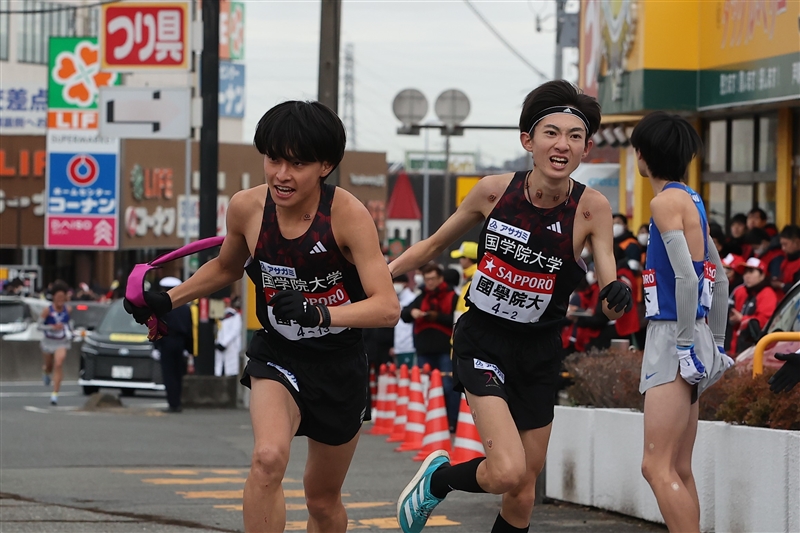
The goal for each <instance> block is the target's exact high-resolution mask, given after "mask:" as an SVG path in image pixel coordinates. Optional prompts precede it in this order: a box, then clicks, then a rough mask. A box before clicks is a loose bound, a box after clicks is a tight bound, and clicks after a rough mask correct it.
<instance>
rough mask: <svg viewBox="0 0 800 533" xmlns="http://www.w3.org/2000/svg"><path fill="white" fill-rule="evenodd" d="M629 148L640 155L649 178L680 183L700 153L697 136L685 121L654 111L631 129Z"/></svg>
mask: <svg viewBox="0 0 800 533" xmlns="http://www.w3.org/2000/svg"><path fill="white" fill-rule="evenodd" d="M631 145H632V146H633V147H634V148H635V149H636V150H638V151H639V153H640V154H641V155H642V158H643V159H644V162H645V163H647V168H649V169H650V172H651V173H652V177H655V178H659V179H662V180H667V181H683V180H684V178H685V177H686V167H688V166H689V163H691V162H692V159H694V157H695V156H696V155H699V154H700V152H701V151H702V149H703V141H702V140H700V135H698V134H697V131H695V129H694V128H693V127H692V125H691V124H689V123H688V122H687V121H686V119H684V118H683V117H680V116H678V115H672V114H669V113H665V112H664V111H656V112H654V113H650V114H649V115H647V116H645V117H644V118H643V119H642V120H640V121H639V123H638V124H637V125H636V127H635V128H633V133H632V134H631Z"/></svg>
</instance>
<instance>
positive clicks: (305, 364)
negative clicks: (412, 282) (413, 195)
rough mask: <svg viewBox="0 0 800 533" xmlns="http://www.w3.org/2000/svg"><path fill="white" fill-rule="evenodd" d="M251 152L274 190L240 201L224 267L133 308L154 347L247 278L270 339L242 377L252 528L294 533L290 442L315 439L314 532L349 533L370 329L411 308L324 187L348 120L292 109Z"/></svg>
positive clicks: (264, 125)
mask: <svg viewBox="0 0 800 533" xmlns="http://www.w3.org/2000/svg"><path fill="white" fill-rule="evenodd" d="M254 144H255V145H256V148H258V151H259V152H261V153H262V154H264V175H265V178H266V184H264V185H259V186H256V187H253V188H252V189H247V190H244V191H240V192H238V193H236V194H235V195H233V197H232V198H231V202H230V206H229V208H228V214H227V227H228V232H227V235H226V236H225V240H224V241H223V243H222V248H221V249H220V253H219V256H218V257H215V258H214V259H212V260H211V261H209V262H207V263H206V264H204V265H203V266H202V267H200V269H199V270H198V271H197V272H196V273H195V274H194V275H193V276H192V277H190V278H189V279H188V280H187V281H185V282H184V283H182V284H181V285H179V286H177V287H175V288H174V289H171V290H170V291H169V292H161V293H159V292H155V291H148V292H145V293H144V298H143V301H142V302H141V303H144V304H146V306H147V307H143V306H138V307H137V306H134V305H132V303H131V302H130V301H127V302H126V309H128V310H129V312H130V313H131V314H133V315H134V317H135V318H136V320H137V321H138V322H140V323H146V322H147V321H148V320H150V321H151V334H153V335H154V336H157V335H158V334H159V333H160V332H162V333H163V329H162V330H159V329H158V325H157V321H156V320H151V316H153V315H154V317H155V319H158V318H160V317H161V316H163V315H164V314H165V313H167V312H168V311H169V310H170V309H172V308H173V307H177V306H179V305H182V304H184V303H187V302H189V301H191V300H193V299H195V298H198V297H200V296H204V295H207V294H211V293H213V292H216V291H217V290H219V289H222V288H223V287H227V286H228V285H230V284H232V283H234V282H236V281H237V280H239V279H241V277H242V274H243V273H244V272H246V273H247V275H248V276H249V277H250V279H251V280H252V281H253V283H254V284H255V287H256V315H257V316H258V320H259V322H260V323H261V326H262V327H263V329H261V330H259V331H258V332H256V334H255V335H254V336H253V340H252V342H251V343H250V346H249V348H248V350H247V356H248V358H249V361H248V363H247V367H246V368H245V370H244V376H243V377H242V383H243V384H244V385H246V386H248V387H250V389H251V394H250V415H251V420H252V424H253V434H254V437H255V443H254V447H253V455H252V461H251V464H250V473H249V475H248V476H247V481H246V482H245V486H244V497H243V514H244V529H245V531H253V532H255V531H283V530H284V528H285V526H286V506H285V501H284V496H283V489H282V487H281V480H282V479H283V476H284V473H285V471H286V467H287V464H288V461H289V451H290V448H291V441H292V438H293V437H294V436H295V435H298V436H299V435H305V436H307V437H308V455H307V459H306V467H305V474H304V476H303V488H304V492H305V498H306V506H307V508H308V514H309V518H308V530H309V531H324V532H342V533H343V532H344V531H345V530H346V529H347V512H346V511H345V508H344V505H343V504H342V498H341V488H342V484H343V483H344V478H345V475H346V474H347V470H348V468H349V467H350V461H351V460H352V458H353V453H354V452H355V449H356V444H357V442H358V435H359V430H360V428H361V423H362V422H363V420H364V419H365V418H368V416H369V414H368V403H367V401H368V400H367V399H368V395H369V370H368V366H367V356H366V354H365V352H364V345H363V342H362V337H361V329H360V328H369V327H391V326H394V325H395V324H396V323H397V321H398V319H399V318H400V305H399V303H398V301H397V296H396V295H395V292H394V288H393V286H392V278H391V276H389V270H388V268H387V267H386V261H385V260H384V258H383V254H382V253H381V249H380V244H379V242H378V232H377V230H376V228H375V223H374V222H373V220H372V217H371V216H370V214H369V212H368V211H367V209H366V208H365V207H364V205H363V204H362V203H361V202H360V201H359V200H358V199H357V198H355V197H354V196H353V195H352V194H350V193H349V192H347V191H345V190H343V189H340V188H338V187H335V186H333V185H329V184H325V178H327V176H328V175H329V174H330V173H331V172H332V171H333V169H335V168H336V166H337V165H338V164H339V162H340V161H341V160H342V157H343V155H344V148H345V131H344V126H343V125H342V122H341V120H340V119H339V117H338V116H336V114H335V113H334V112H333V111H331V110H330V109H329V108H328V107H326V106H324V105H323V104H321V103H319V102H297V101H290V102H284V103H282V104H278V105H277V106H275V107H273V108H272V109H270V110H269V111H267V112H266V114H264V116H263V117H262V118H261V120H260V121H259V123H258V126H257V128H256V133H255V139H254ZM131 296H132V295H129V296H128V297H127V300H131ZM134 299H135V300H137V301H138V298H135V297H134ZM134 303H135V302H134ZM166 334H167V335H169V331H168V330H167V331H166Z"/></svg>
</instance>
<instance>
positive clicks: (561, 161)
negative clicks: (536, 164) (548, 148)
mask: <svg viewBox="0 0 800 533" xmlns="http://www.w3.org/2000/svg"><path fill="white" fill-rule="evenodd" d="M567 163H569V159H567V158H566V157H559V156H557V155H554V156H553V157H551V158H550V164H552V165H553V167H554V168H556V169H558V170H561V169H563V168H565V167H566V166H567Z"/></svg>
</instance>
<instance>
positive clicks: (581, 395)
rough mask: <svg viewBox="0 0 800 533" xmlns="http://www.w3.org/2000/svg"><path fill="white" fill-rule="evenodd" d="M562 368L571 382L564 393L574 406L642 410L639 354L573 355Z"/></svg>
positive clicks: (604, 353)
mask: <svg viewBox="0 0 800 533" xmlns="http://www.w3.org/2000/svg"><path fill="white" fill-rule="evenodd" d="M564 367H565V368H566V370H567V372H569V373H570V375H571V376H572V379H573V384H572V385H571V386H570V387H569V388H568V389H567V394H568V395H569V397H570V399H571V400H572V401H573V403H574V404H575V405H588V406H592V407H611V408H614V407H618V408H627V409H637V410H639V411H641V410H642V408H643V407H644V396H642V395H641V394H639V372H640V369H641V367H642V352H641V351H639V350H631V351H619V352H617V351H613V352H612V351H609V350H603V351H593V352H589V353H575V354H572V355H570V356H569V357H567V358H566V359H565V360H564Z"/></svg>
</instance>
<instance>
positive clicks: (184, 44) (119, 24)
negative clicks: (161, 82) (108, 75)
mask: <svg viewBox="0 0 800 533" xmlns="http://www.w3.org/2000/svg"><path fill="white" fill-rule="evenodd" d="M190 13H191V12H190V10H189V3H188V2H139V3H136V2H132V3H128V2H125V3H107V4H105V5H103V6H102V8H101V15H100V57H101V66H102V68H103V70H109V71H117V72H126V71H132V70H189V68H190V57H191V53H192V50H191V41H190V40H189V22H190Z"/></svg>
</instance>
